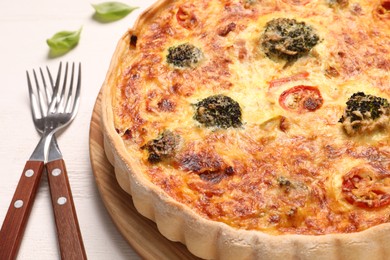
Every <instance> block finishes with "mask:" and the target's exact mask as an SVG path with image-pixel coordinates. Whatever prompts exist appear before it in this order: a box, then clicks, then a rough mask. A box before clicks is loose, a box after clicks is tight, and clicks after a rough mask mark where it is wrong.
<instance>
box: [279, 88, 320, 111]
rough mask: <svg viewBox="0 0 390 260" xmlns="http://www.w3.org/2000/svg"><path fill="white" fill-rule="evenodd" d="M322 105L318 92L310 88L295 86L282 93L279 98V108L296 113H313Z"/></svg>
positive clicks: (316, 89)
mask: <svg viewBox="0 0 390 260" xmlns="http://www.w3.org/2000/svg"><path fill="white" fill-rule="evenodd" d="M323 103H324V100H323V99H322V96H321V93H320V91H319V90H318V88H317V87H312V86H304V85H299V86H295V87H292V88H290V89H288V90H286V91H284V92H283V93H282V94H281V95H280V97H279V104H280V105H281V107H283V108H284V109H286V110H289V111H293V112H297V113H305V112H314V111H316V110H317V109H319V108H320V107H321V106H322V104H323Z"/></svg>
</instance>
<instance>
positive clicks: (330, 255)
mask: <svg viewBox="0 0 390 260" xmlns="http://www.w3.org/2000/svg"><path fill="white" fill-rule="evenodd" d="M319 1H321V0H319ZM324 1H325V0H324ZM175 2H177V1H171V0H159V1H157V2H156V3H155V4H154V5H153V6H152V7H150V8H149V9H148V10H146V11H145V12H144V13H143V14H142V15H141V16H140V17H139V19H138V20H137V22H136V23H135V25H134V27H133V29H131V30H129V31H128V32H127V33H126V34H125V35H124V36H123V37H122V38H121V39H120V41H119V43H118V45H117V48H116V50H115V53H114V55H113V58H112V61H111V64H110V67H109V70H108V74H107V77H106V80H105V82H104V84H103V96H102V119H103V120H102V122H103V126H102V127H103V133H104V147H105V152H106V155H107V158H108V159H109V161H110V163H111V164H112V165H113V166H114V168H115V174H116V178H117V180H118V183H119V185H120V186H121V188H122V189H123V190H125V191H126V192H127V193H129V194H131V196H132V199H133V202H134V205H135V207H136V209H137V210H138V211H139V213H140V214H142V215H143V216H145V217H147V218H149V219H151V220H153V221H154V222H155V223H156V224H157V227H158V229H159V231H160V232H161V233H162V234H163V235H164V236H165V237H166V238H168V239H169V240H172V241H179V242H181V243H183V244H185V245H186V246H187V247H188V249H189V251H190V252H192V253H193V254H194V255H196V256H198V257H201V258H204V259H386V258H388V255H390V243H389V242H388V241H389V240H390V224H389V223H384V224H380V225H377V226H373V227H371V228H368V229H366V230H364V231H360V232H354V233H345V234H343V233H337V234H324V235H300V234H282V235H271V234H267V233H264V232H261V231H255V230H244V229H239V228H234V227H231V226H229V225H227V224H224V223H221V222H217V221H212V220H209V219H206V218H204V217H202V216H200V215H199V214H197V213H196V212H194V211H193V210H192V209H191V208H190V207H188V206H186V205H184V204H182V203H179V202H178V201H176V200H175V199H173V198H172V197H171V196H169V195H168V194H167V193H166V192H164V191H163V190H162V189H161V188H160V187H158V186H156V185H155V184H153V183H151V182H150V181H149V180H148V179H147V178H146V177H145V175H144V174H143V173H142V171H143V170H142V169H143V167H142V165H141V164H142V163H143V162H142V161H140V160H138V159H137V158H135V157H134V156H132V151H129V148H128V147H126V144H125V143H124V141H123V139H122V138H121V136H120V135H119V134H118V132H117V129H116V127H115V125H114V121H115V119H114V111H113V106H112V103H113V98H114V97H115V86H116V85H117V84H118V80H119V79H120V76H119V75H120V74H121V73H122V72H123V71H124V70H125V69H126V68H124V67H123V64H126V63H127V60H128V59H129V57H131V54H132V52H133V51H134V50H133V49H132V48H131V45H132V44H131V43H132V42H133V41H134V40H135V39H132V37H134V35H138V33H139V31H140V29H141V28H142V27H143V26H145V24H149V23H150V21H151V20H152V19H153V17H154V16H155V15H156V14H157V13H159V12H160V11H161V10H164V9H165V8H167V6H169V5H171V4H172V3H175ZM248 2H249V1H248ZM258 2H260V3H259V4H262V3H267V2H268V1H258ZM277 2H278V1H277ZM279 2H293V3H296V4H300V5H304V3H301V2H305V3H306V2H310V1H287V0H286V1H282V0H279ZM329 2H335V3H337V2H346V1H329ZM378 2H380V1H378ZM357 4H358V2H356V3H355V2H352V1H350V3H349V7H348V8H355V9H356V12H358V11H359V10H358V8H357V7H356V6H357ZM383 6H384V5H383ZM385 12H388V10H385ZM382 15H386V13H384V14H383V13H382ZM387 19H388V18H387ZM133 43H134V42H133ZM387 51H388V52H387V55H389V51H390V50H389V48H388V47H387ZM388 88H389V86H388V85H387V93H388Z"/></svg>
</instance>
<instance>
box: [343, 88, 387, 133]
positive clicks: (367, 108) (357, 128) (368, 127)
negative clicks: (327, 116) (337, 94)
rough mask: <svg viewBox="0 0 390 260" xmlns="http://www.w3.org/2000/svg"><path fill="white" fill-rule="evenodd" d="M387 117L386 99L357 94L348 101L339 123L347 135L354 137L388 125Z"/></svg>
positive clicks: (361, 93)
mask: <svg viewBox="0 0 390 260" xmlns="http://www.w3.org/2000/svg"><path fill="white" fill-rule="evenodd" d="M389 115H390V105H389V102H388V101H387V99H385V98H381V97H376V96H373V95H366V94H364V93H363V92H357V93H355V94H353V95H352V96H351V97H350V98H349V99H348V101H347V107H346V108H345V111H344V114H343V115H342V116H341V118H340V120H339V122H340V123H342V124H343V127H344V129H345V131H346V132H347V134H349V135H354V134H356V133H367V132H371V131H373V130H375V129H377V128H378V127H383V126H385V125H388V123H389V118H390V117H389Z"/></svg>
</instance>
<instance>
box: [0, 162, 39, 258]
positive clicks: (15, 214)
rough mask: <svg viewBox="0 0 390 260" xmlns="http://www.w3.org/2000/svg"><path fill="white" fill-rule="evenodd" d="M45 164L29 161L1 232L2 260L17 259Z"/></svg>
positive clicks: (0, 256)
mask: <svg viewBox="0 0 390 260" xmlns="http://www.w3.org/2000/svg"><path fill="white" fill-rule="evenodd" d="M43 167H44V163H43V162H41V161H27V162H26V165H25V166H24V169H23V173H22V175H21V176H20V180H19V183H18V186H17V187H16V191H15V193H14V197H13V198H12V201H11V204H10V206H9V208H8V212H7V215H6V216H5V219H4V222H3V225H2V227H1V230H0V259H1V260H11V259H15V258H16V255H17V253H18V250H19V247H20V242H21V240H22V237H23V234H24V230H25V229H26V224H27V220H28V217H29V216H30V212H31V209H32V206H33V204H34V200H35V195H36V193H37V190H38V187H39V183H40V180H41V176H42V172H43Z"/></svg>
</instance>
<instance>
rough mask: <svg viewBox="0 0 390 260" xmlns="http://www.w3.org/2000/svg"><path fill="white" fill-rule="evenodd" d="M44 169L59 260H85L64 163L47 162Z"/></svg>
mask: <svg viewBox="0 0 390 260" xmlns="http://www.w3.org/2000/svg"><path fill="white" fill-rule="evenodd" d="M46 169H47V176H48V180H49V188H50V194H51V201H52V204H53V211H54V218H55V222H56V227H57V236H58V242H59V245H60V251H61V259H63V260H66V259H87V255H86V253H85V249H84V243H83V239H82V236H81V232H80V227H79V222H78V220H77V214H76V209H75V206H74V202H73V197H72V192H71V189H70V185H69V180H68V174H67V171H66V168H65V162H64V160H62V159H59V160H55V161H51V162H48V163H47V164H46Z"/></svg>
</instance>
